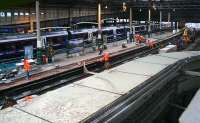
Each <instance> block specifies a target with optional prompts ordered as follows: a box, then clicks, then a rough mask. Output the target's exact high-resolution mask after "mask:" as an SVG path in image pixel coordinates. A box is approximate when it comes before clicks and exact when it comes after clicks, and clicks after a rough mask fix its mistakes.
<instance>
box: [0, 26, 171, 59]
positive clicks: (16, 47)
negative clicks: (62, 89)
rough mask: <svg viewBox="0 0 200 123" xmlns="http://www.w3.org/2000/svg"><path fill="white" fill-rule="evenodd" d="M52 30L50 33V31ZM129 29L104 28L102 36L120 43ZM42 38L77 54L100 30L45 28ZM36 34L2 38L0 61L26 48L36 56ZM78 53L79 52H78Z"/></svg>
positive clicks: (143, 31) (143, 28)
mask: <svg viewBox="0 0 200 123" xmlns="http://www.w3.org/2000/svg"><path fill="white" fill-rule="evenodd" d="M151 26H152V27H151V29H152V32H156V31H158V30H159V24H154V25H153V24H152V25H151ZM147 29H148V26H147V25H137V26H135V33H136V34H138V33H139V34H146V33H147ZM162 29H163V30H165V29H169V24H162ZM49 30H50V31H49ZM128 31H129V27H128V26H127V25H125V26H109V27H103V28H102V35H103V36H106V38H107V43H111V42H113V41H120V40H123V39H126V35H127V34H126V32H128ZM41 32H42V33H41V38H42V40H43V44H42V46H43V47H45V46H46V45H49V44H51V46H52V47H53V49H54V50H55V51H60V50H65V49H66V47H67V46H70V47H68V50H69V52H70V53H73V52H76V51H74V50H77V47H83V46H85V47H87V46H88V47H89V46H91V44H92V41H94V38H96V37H97V33H98V29H97V28H90V29H78V30H72V29H70V28H65V27H50V28H44V29H43V31H41ZM36 40H37V39H36V33H31V34H18V35H13V36H2V35H1V36H0V60H4V59H10V58H18V57H23V56H24V47H25V46H33V50H34V54H36V53H35V52H36V47H37V43H36V42H37V41H36ZM77 52H78V51H77Z"/></svg>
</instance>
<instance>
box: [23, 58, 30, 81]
mask: <svg viewBox="0 0 200 123" xmlns="http://www.w3.org/2000/svg"><path fill="white" fill-rule="evenodd" d="M24 70H25V72H26V79H27V80H30V71H31V65H30V63H29V62H28V59H27V58H25V59H24Z"/></svg>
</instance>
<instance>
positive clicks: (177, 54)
mask: <svg viewBox="0 0 200 123" xmlns="http://www.w3.org/2000/svg"><path fill="white" fill-rule="evenodd" d="M196 55H200V52H198V51H197V52H196V51H184V52H181V55H180V52H173V53H161V54H158V56H163V57H168V58H175V59H178V60H180V59H184V58H187V57H191V56H196Z"/></svg>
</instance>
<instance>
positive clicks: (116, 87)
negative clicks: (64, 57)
mask: <svg viewBox="0 0 200 123" xmlns="http://www.w3.org/2000/svg"><path fill="white" fill-rule="evenodd" d="M149 78H150V77H149V76H141V75H135V74H131V73H126V72H120V71H117V70H109V71H105V72H103V73H100V74H97V75H94V76H92V77H89V78H86V79H83V80H80V81H78V82H76V83H75V84H79V85H83V86H88V87H91V88H96V89H100V90H105V91H109V92H113V93H118V94H125V93H127V92H128V91H130V90H131V89H133V88H135V87H136V86H138V85H140V84H141V83H143V82H144V81H145V80H147V79H149Z"/></svg>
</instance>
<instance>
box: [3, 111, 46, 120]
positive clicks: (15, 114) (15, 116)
mask: <svg viewBox="0 0 200 123" xmlns="http://www.w3.org/2000/svg"><path fill="white" fill-rule="evenodd" d="M0 123H49V122H47V121H45V120H42V119H40V118H38V117H35V116H33V115H30V114H28V113H25V112H22V111H20V110H18V109H15V108H7V109H4V110H2V111H0Z"/></svg>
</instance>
